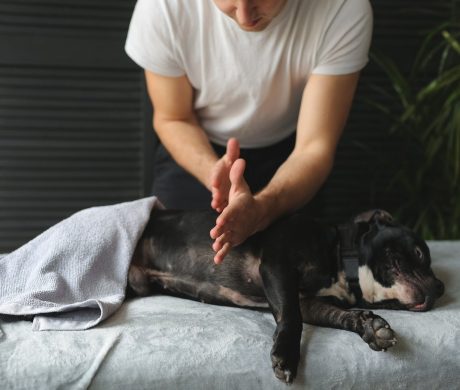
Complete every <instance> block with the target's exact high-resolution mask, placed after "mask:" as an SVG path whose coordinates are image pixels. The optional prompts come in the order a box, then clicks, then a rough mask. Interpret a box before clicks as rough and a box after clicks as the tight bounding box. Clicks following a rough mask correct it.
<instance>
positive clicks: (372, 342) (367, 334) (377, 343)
mask: <svg viewBox="0 0 460 390" xmlns="http://www.w3.org/2000/svg"><path fill="white" fill-rule="evenodd" d="M361 321H362V329H363V332H362V335H361V337H362V339H363V340H364V341H365V342H366V343H367V344H368V345H369V347H370V348H371V349H373V350H374V351H386V350H387V349H388V348H390V347H393V346H394V345H395V344H396V343H397V340H396V335H395V332H394V331H393V329H391V328H390V325H388V322H386V321H385V320H384V319H383V318H382V317H380V316H378V315H376V314H374V313H372V312H371V311H363V312H362V313H361Z"/></svg>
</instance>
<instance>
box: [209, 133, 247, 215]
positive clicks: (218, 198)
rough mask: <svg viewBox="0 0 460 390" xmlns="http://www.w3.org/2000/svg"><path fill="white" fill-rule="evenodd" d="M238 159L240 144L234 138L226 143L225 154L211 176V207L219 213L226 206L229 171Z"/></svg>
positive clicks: (228, 190)
mask: <svg viewBox="0 0 460 390" xmlns="http://www.w3.org/2000/svg"><path fill="white" fill-rule="evenodd" d="M239 157H240V144H239V142H238V141H237V140H236V138H230V139H229V140H228V141H227V151H226V153H225V154H224V155H223V156H222V157H221V158H220V159H219V161H217V163H216V165H215V166H214V168H213V171H212V174H211V193H212V201H211V207H212V208H213V209H214V210H216V211H217V212H219V213H221V212H222V211H223V210H224V209H225V207H227V205H228V198H229V193H230V187H231V183H230V169H231V168H232V165H233V163H234V162H235V161H236V160H237V159H238V158H239Z"/></svg>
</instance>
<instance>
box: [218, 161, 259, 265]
mask: <svg viewBox="0 0 460 390" xmlns="http://www.w3.org/2000/svg"><path fill="white" fill-rule="evenodd" d="M245 167H246V162H245V161H244V160H243V159H238V160H236V161H235V162H234V163H233V165H232V167H231V169H230V175H229V178H230V183H231V187H230V191H229V199H228V206H227V207H225V208H224V210H223V211H222V213H221V214H220V215H219V217H218V218H217V220H216V226H215V227H214V228H213V229H212V230H211V232H210V234H211V238H213V239H214V240H215V241H214V244H213V246H212V248H213V249H214V251H215V252H216V255H215V256H214V262H215V263H216V264H219V263H221V262H222V260H223V259H224V257H225V256H226V255H227V254H228V252H229V251H230V249H231V248H232V247H233V246H236V245H239V244H241V243H242V242H243V241H245V240H246V239H247V238H248V237H249V236H251V235H252V234H254V233H255V232H256V231H257V230H258V229H259V227H260V221H261V220H262V218H263V211H262V208H261V206H260V204H259V202H258V201H257V200H256V199H255V198H254V196H253V195H252V193H251V190H250V188H249V186H248V184H247V183H246V180H245V179H244V176H243V175H244V169H245Z"/></svg>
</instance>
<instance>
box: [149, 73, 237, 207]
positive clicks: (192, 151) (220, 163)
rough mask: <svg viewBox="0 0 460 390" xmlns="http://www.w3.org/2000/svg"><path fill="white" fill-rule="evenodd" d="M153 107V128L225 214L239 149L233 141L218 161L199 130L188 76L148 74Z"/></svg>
mask: <svg viewBox="0 0 460 390" xmlns="http://www.w3.org/2000/svg"><path fill="white" fill-rule="evenodd" d="M145 77H146V81H147V89H148V92H149V96H150V99H151V101H152V104H153V106H154V121H153V126H154V128H155V131H156V133H157V134H158V137H159V139H160V141H161V142H162V144H163V145H164V147H165V148H166V149H167V150H168V152H169V153H170V154H171V156H172V157H173V158H174V160H175V161H176V162H177V163H178V164H179V165H180V166H181V167H182V168H184V169H185V170H186V171H188V172H189V173H191V174H192V175H193V176H195V177H196V178H197V179H198V180H199V181H200V182H201V183H202V184H204V185H205V186H206V188H207V189H208V190H210V191H211V192H212V194H213V201H212V207H214V208H215V209H217V210H218V211H222V209H223V207H225V206H226V205H227V201H228V199H227V198H228V192H229V189H230V181H229V172H230V168H231V166H232V164H233V162H234V161H235V160H236V159H237V158H238V157H239V145H238V143H237V142H236V140H231V141H230V142H229V145H228V147H227V153H226V154H225V155H224V156H223V157H222V158H220V159H219V158H218V157H217V156H216V153H215V152H214V150H213V148H212V146H211V144H210V143H209V140H208V138H207V136H206V134H205V132H204V130H203V129H202V128H201V127H200V125H199V123H198V120H197V118H196V115H195V111H194V109H193V88H192V86H191V84H190V82H189V81H188V79H187V77H186V76H182V77H164V76H159V75H157V74H154V73H152V72H149V71H145Z"/></svg>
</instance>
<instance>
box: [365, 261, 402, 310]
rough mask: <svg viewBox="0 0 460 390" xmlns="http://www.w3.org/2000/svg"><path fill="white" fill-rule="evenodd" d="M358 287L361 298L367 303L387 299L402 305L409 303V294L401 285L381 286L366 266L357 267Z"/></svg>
mask: <svg viewBox="0 0 460 390" xmlns="http://www.w3.org/2000/svg"><path fill="white" fill-rule="evenodd" d="M359 286H360V287H361V291H362V292H363V298H364V299H365V300H366V301H367V302H369V303H373V302H380V301H384V300H387V299H398V300H399V301H400V302H402V303H408V302H411V296H410V292H409V291H408V290H407V288H406V287H405V286H404V285H403V284H401V283H398V282H396V283H395V284H394V285H393V286H391V287H384V286H382V285H381V284H380V283H379V282H378V281H376V280H375V279H374V275H373V273H372V271H371V269H370V268H369V267H368V266H367V265H362V266H361V267H359Z"/></svg>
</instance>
